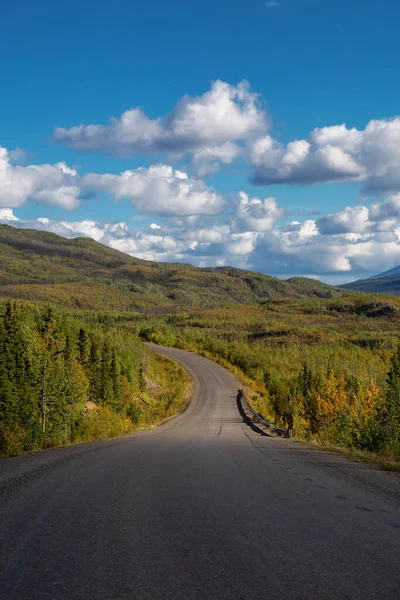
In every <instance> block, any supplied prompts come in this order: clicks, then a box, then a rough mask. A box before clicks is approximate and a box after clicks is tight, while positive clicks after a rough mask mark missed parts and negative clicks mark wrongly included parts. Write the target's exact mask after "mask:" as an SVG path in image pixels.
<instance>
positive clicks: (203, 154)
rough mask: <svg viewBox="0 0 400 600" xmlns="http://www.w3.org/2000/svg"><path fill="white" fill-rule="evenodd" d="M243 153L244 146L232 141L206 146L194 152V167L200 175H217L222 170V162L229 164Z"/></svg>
mask: <svg viewBox="0 0 400 600" xmlns="http://www.w3.org/2000/svg"><path fill="white" fill-rule="evenodd" d="M242 153H243V150H242V148H240V147H239V146H238V145H237V144H233V143H232V142H225V144H221V145H220V146H209V147H204V148H201V149H200V150H197V151H196V152H194V154H193V158H192V167H193V170H194V172H195V173H196V175H197V176H198V177H207V176H208V175H215V173H217V172H218V171H219V170H220V168H221V163H222V164H225V165H229V164H231V163H232V162H233V161H234V160H235V159H236V158H238V156H240V155H241V154H242Z"/></svg>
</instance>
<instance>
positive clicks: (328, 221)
mask: <svg viewBox="0 0 400 600" xmlns="http://www.w3.org/2000/svg"><path fill="white" fill-rule="evenodd" d="M316 224H317V227H318V230H319V232H320V233H322V235H335V234H339V233H361V232H363V231H365V230H366V228H367V227H368V224H369V210H368V208H367V207H366V206H356V207H350V206H348V207H346V208H345V209H344V210H342V211H340V212H338V213H335V214H332V215H328V216H327V217H321V219H318V221H317V223H316Z"/></svg>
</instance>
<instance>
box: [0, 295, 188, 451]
mask: <svg viewBox="0 0 400 600" xmlns="http://www.w3.org/2000/svg"><path fill="white" fill-rule="evenodd" d="M0 317H1V318H0V454H1V455H2V456H10V455H15V454H20V453H22V452H27V451H35V450H40V449H43V448H50V447H52V446H63V445H67V444H71V443H74V442H82V441H90V440H95V439H102V438H109V437H114V436H118V435H123V434H128V433H131V432H133V431H137V430H138V429H141V428H145V427H150V426H152V425H155V424H158V423H160V422H161V421H163V420H164V419H166V418H168V417H170V416H172V415H175V414H177V413H179V412H181V411H182V410H183V408H184V407H185V405H186V403H187V401H188V395H187V386H188V376H187V375H186V373H185V372H184V370H183V369H182V368H181V367H179V366H177V365H176V364H175V363H173V362H172V361H170V360H168V359H166V358H163V357H161V356H158V355H157V354H155V353H154V352H151V351H150V350H149V349H148V348H147V347H146V346H145V345H144V344H143V343H142V342H140V341H139V340H138V339H137V338H136V337H134V336H132V335H129V334H125V333H123V332H121V331H117V330H116V329H115V328H112V327H109V326H107V325H106V324H104V323H99V322H97V323H91V324H87V323H86V322H85V320H84V319H80V318H78V317H75V318H74V317H71V316H70V315H68V314H67V313H63V312H58V311H55V310H54V309H52V308H51V307H49V306H45V307H43V308H41V309H38V308H34V307H31V306H26V305H23V304H16V303H11V302H8V303H6V304H5V305H3V306H1V307H0Z"/></svg>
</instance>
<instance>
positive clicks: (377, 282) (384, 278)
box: [339, 266, 400, 296]
mask: <svg viewBox="0 0 400 600" xmlns="http://www.w3.org/2000/svg"><path fill="white" fill-rule="evenodd" d="M339 287H341V288H343V289H345V290H352V291H355V292H366V293H368V294H391V295H394V296H400V266H398V267H394V268H393V269H389V270H388V271H384V272H383V273H378V275H373V276H372V277H368V279H359V280H358V281H352V282H350V283H345V284H344V285H341V286H339Z"/></svg>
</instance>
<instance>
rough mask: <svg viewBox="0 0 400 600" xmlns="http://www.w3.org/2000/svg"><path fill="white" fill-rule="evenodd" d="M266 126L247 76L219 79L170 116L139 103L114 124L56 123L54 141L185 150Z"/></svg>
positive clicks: (113, 149) (114, 150)
mask: <svg viewBox="0 0 400 600" xmlns="http://www.w3.org/2000/svg"><path fill="white" fill-rule="evenodd" d="M264 126H265V115H264V113H263V111H261V110H260V108H259V106H258V104H257V95H256V94H254V93H252V92H251V91H250V88H249V85H248V83H247V82H246V81H242V82H241V83H239V84H238V85H237V86H234V85H229V84H228V83H225V82H224V81H215V82H214V83H213V84H212V86H211V89H210V90H209V91H208V92H206V93H205V94H203V95H202V96H196V97H193V96H184V97H183V98H182V99H181V100H180V101H179V102H178V103H177V105H176V106H175V108H174V109H173V110H172V111H171V112H170V113H169V114H167V115H166V116H164V117H160V118H158V119H149V118H148V117H147V116H146V115H145V114H144V113H143V112H142V111H141V110H140V109H139V108H133V109H130V110H127V111H126V112H124V113H123V114H122V115H121V116H120V117H119V118H112V119H111V120H110V123H109V125H78V126H75V127H72V128H71V129H65V128H62V127H56V128H55V129H54V141H55V142H58V143H61V144H67V145H69V146H73V147H74V148H78V149H81V150H102V151H105V152H109V153H111V154H117V155H121V154H122V155H131V154H135V153H140V154H142V153H154V152H173V153H183V152H192V151H196V150H199V149H201V148H203V147H207V146H218V145H220V144H224V143H226V142H232V141H235V140H241V139H244V138H246V137H248V135H249V134H250V133H251V132H252V131H255V130H258V129H259V128H260V127H264Z"/></svg>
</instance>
